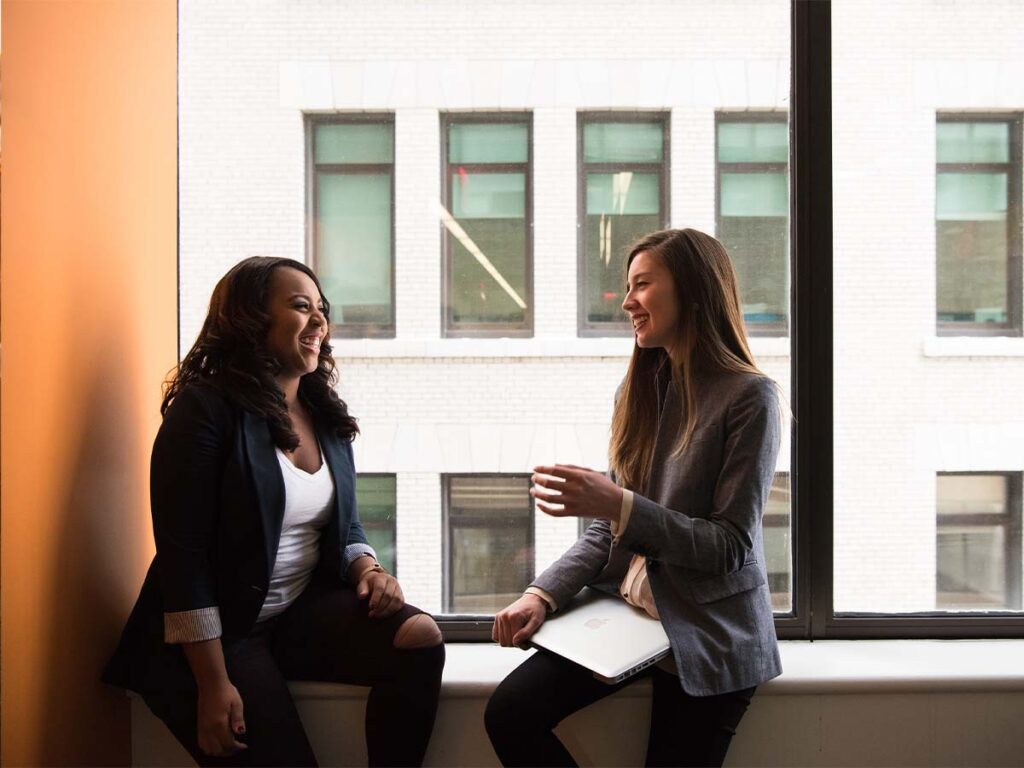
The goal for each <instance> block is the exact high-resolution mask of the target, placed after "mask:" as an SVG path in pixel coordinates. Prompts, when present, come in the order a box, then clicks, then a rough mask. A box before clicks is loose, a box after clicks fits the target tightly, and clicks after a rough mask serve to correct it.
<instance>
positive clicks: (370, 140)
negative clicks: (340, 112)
mask: <svg viewBox="0 0 1024 768" xmlns="http://www.w3.org/2000/svg"><path fill="white" fill-rule="evenodd" d="M314 130H315V131H316V137H315V141H314V147H315V148H316V151H315V157H314V161H315V162H316V163H390V162H391V161H392V160H393V159H394V157H393V155H394V143H395V142H394V126H392V125H388V124H381V123H329V124H320V125H317V126H316V127H315V128H314Z"/></svg>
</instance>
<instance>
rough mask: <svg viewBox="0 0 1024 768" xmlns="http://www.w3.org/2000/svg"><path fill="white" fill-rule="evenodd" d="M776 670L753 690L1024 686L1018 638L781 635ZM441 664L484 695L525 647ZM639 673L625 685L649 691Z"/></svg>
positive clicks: (336, 690) (465, 692)
mask: <svg viewBox="0 0 1024 768" xmlns="http://www.w3.org/2000/svg"><path fill="white" fill-rule="evenodd" d="M779 647H780V651H781V654H782V668H783V673H782V676H781V677H778V678H776V679H774V680H772V681H770V682H768V683H765V684H764V685H762V686H760V687H759V688H758V696H766V695H767V696H772V695H775V696H780V695H793V694H834V693H925V692H938V693H951V692H954V691H955V692H960V693H963V692H988V691H1024V640H816V641H814V642H813V643H812V642H805V641H792V640H787V641H783V642H780V643H779ZM446 650H447V661H446V663H445V669H444V682H443V684H442V685H443V694H442V695H443V696H444V697H445V698H487V697H489V696H490V694H491V691H493V690H494V688H495V686H497V684H498V683H499V682H501V680H503V679H504V678H505V676H506V675H507V674H508V673H509V672H511V671H512V670H513V669H515V668H516V667H517V666H519V664H521V663H522V662H523V661H525V660H526V659H527V658H529V654H530V653H533V652H532V651H527V652H523V651H520V650H518V649H516V648H500V647H498V646H496V645H492V644H489V643H452V644H449V645H448V647H447V649H446ZM290 687H291V689H292V692H293V694H294V695H295V697H296V698H299V699H336V698H353V697H354V698H364V697H365V696H366V693H367V689H366V688H360V687H357V686H351V685H339V684H336V683H313V682H296V683H291V684H290ZM648 687H649V683H647V682H646V681H643V682H642V683H641V684H639V685H633V686H630V687H629V688H627V689H626V691H627V692H628V691H632V694H629V693H624V695H635V696H638V697H640V696H648V695H649V690H648Z"/></svg>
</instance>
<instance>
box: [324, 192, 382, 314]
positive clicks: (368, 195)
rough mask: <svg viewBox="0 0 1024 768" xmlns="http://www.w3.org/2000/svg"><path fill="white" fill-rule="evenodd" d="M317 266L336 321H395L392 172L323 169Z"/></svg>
mask: <svg viewBox="0 0 1024 768" xmlns="http://www.w3.org/2000/svg"><path fill="white" fill-rule="evenodd" d="M316 182H317V189H316V217H317V219H316V240H317V243H316V253H317V272H318V273H319V276H320V281H321V284H322V285H323V289H324V294H325V295H326V296H327V299H328V300H329V301H330V302H331V305H332V306H331V322H332V323H336V324H342V325H343V324H345V323H390V320H391V176H390V174H339V173H324V172H321V173H319V174H317V179H316Z"/></svg>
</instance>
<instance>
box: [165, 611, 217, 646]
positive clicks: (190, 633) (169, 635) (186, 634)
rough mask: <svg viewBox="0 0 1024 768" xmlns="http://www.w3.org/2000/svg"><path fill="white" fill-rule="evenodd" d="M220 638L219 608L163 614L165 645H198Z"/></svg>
mask: <svg viewBox="0 0 1024 768" xmlns="http://www.w3.org/2000/svg"><path fill="white" fill-rule="evenodd" d="M220 636H221V626H220V608H218V607H217V606H216V605H211V606H210V607H209V608H197V609H195V610H194V611H173V612H171V613H165V614H164V642H165V643H198V642H202V641H203V640H213V639H214V638H215V637H220Z"/></svg>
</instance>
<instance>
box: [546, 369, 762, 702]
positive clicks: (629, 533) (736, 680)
mask: <svg viewBox="0 0 1024 768" xmlns="http://www.w3.org/2000/svg"><path fill="white" fill-rule="evenodd" d="M659 391H660V392H662V393H664V394H663V398H662V401H663V404H662V407H661V410H660V413H659V421H658V434H657V437H656V438H655V439H656V443H655V448H654V455H653V457H652V463H651V473H650V480H649V482H648V485H647V487H646V488H645V489H644V493H643V494H640V493H634V496H633V511H632V514H631V515H630V518H629V523H628V525H627V526H626V529H625V530H624V531H622V533H621V535H620V536H619V539H618V541H617V542H614V541H613V538H612V533H611V530H610V526H609V523H608V521H607V520H597V521H596V522H595V523H594V524H593V525H591V526H590V527H589V528H587V530H586V531H585V532H584V534H583V536H581V537H580V539H579V541H577V542H576V543H575V544H574V545H573V546H572V547H571V548H570V549H569V550H568V551H567V552H566V553H565V554H564V555H562V557H561V558H559V559H558V561H556V562H555V563H554V564H553V565H552V566H551V567H549V568H548V569H547V570H545V571H544V572H543V573H542V574H541V575H540V576H538V577H537V579H536V580H535V581H534V582H533V586H537V587H540V588H541V589H544V590H546V591H547V592H548V593H549V594H550V595H551V596H552V597H553V598H554V600H555V602H556V603H557V605H559V606H563V605H566V604H567V603H568V602H569V601H570V599H571V598H572V596H573V595H575V594H576V593H577V592H578V591H579V590H580V589H582V588H583V587H584V586H585V585H587V584H590V585H592V586H594V587H597V588H599V589H603V590H605V591H611V592H617V590H618V585H619V583H620V582H621V581H622V578H623V576H624V575H625V573H626V569H627V567H628V566H629V561H630V559H631V558H632V556H633V554H634V553H638V554H641V555H644V556H646V558H647V572H648V578H649V580H650V585H651V592H652V594H653V596H654V601H655V603H656V605H657V607H658V613H659V614H660V616H661V622H662V624H664V626H665V631H666V633H667V634H668V637H669V641H670V642H671V645H672V653H673V655H674V657H675V661H676V667H677V668H678V670H679V679H680V682H681V684H682V687H683V690H684V691H686V692H687V693H688V694H690V695H692V696H710V695H714V694H719V693H726V692H728V691H734V690H739V689H742V688H750V687H753V686H755V685H759V684H760V683H763V682H764V681H766V680H770V679H771V678H773V677H776V676H777V675H779V674H780V673H781V672H782V665H781V662H780V660H779V650H778V644H777V641H776V637H775V621H774V618H773V616H772V605H771V595H770V593H769V590H768V579H767V570H766V568H765V562H764V540H763V535H762V529H761V516H762V514H763V513H764V508H765V503H766V502H767V500H768V493H769V490H770V488H771V483H772V476H773V475H774V473H775V460H776V458H777V456H778V452H779V443H780V437H781V427H780V414H779V404H778V398H777V396H776V390H775V385H774V384H773V382H772V381H771V380H770V379H767V378H764V377H760V376H755V375H747V374H734V373H714V374H709V375H705V376H703V377H702V378H701V379H700V380H699V381H698V382H697V393H698V398H699V402H700V408H701V410H700V415H699V417H698V420H697V425H696V428H695V430H694V433H693V438H692V441H691V443H690V445H689V446H688V447H687V449H686V451H685V452H684V453H683V454H682V455H681V456H677V457H673V456H672V453H673V447H674V445H675V441H676V435H677V431H678V429H679V425H680V423H681V422H682V420H683V403H682V401H681V394H680V392H679V391H678V390H677V389H676V388H675V387H671V386H669V384H668V382H667V381H659Z"/></svg>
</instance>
